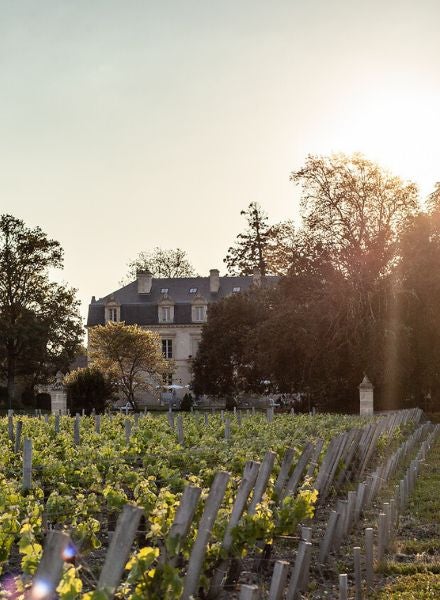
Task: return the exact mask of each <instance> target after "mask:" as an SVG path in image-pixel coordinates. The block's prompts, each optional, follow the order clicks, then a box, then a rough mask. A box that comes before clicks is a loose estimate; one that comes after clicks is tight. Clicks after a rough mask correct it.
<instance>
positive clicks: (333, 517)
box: [318, 510, 340, 565]
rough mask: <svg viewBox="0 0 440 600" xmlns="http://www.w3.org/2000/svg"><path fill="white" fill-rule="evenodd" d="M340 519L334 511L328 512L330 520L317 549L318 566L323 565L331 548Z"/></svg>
mask: <svg viewBox="0 0 440 600" xmlns="http://www.w3.org/2000/svg"><path fill="white" fill-rule="evenodd" d="M339 518H340V516H339V513H337V512H336V511H335V510H332V511H331V512H330V518H329V520H328V523H327V528H326V530H325V534H324V537H323V539H322V540H321V544H320V549H319V558H318V560H319V562H320V564H322V565H323V564H325V562H326V559H327V555H328V553H329V550H330V548H331V547H332V546H333V537H334V534H335V531H336V528H337V523H338V519H339Z"/></svg>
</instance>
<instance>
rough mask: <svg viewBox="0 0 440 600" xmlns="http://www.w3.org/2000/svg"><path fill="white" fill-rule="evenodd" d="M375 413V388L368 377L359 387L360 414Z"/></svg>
mask: <svg viewBox="0 0 440 600" xmlns="http://www.w3.org/2000/svg"><path fill="white" fill-rule="evenodd" d="M373 413H374V386H373V384H372V383H371V381H370V380H369V379H368V377H367V376H366V375H364V378H363V380H362V383H361V384H360V385H359V414H361V415H372V414H373Z"/></svg>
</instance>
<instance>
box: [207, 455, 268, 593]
mask: <svg viewBox="0 0 440 600" xmlns="http://www.w3.org/2000/svg"><path fill="white" fill-rule="evenodd" d="M259 468H260V463H257V462H254V461H248V462H247V463H246V465H245V468H244V473H243V478H242V480H241V483H240V486H239V488H238V491H237V495H236V497H235V502H234V506H233V508H232V512H231V516H230V519H229V522H228V524H227V526H226V531H225V535H224V537H223V542H222V548H223V550H225V551H226V553H228V552H229V550H230V549H231V546H232V530H233V529H234V527H236V526H237V525H238V522H239V520H240V518H241V515H242V514H243V511H244V509H245V507H246V503H247V501H248V498H249V495H250V493H251V491H252V488H253V487H254V484H255V481H256V479H257V476H258V471H259ZM228 566H229V563H228V561H227V560H222V561H220V563H219V564H218V565H217V566H216V568H215V570H214V575H213V577H212V578H211V584H210V586H209V593H208V599H209V600H215V599H216V598H218V596H219V595H220V591H221V586H222V582H223V579H224V577H225V575H226V573H227V570H228Z"/></svg>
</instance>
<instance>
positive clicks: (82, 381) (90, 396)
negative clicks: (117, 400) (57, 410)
mask: <svg viewBox="0 0 440 600" xmlns="http://www.w3.org/2000/svg"><path fill="white" fill-rule="evenodd" d="M64 383H65V386H66V389H67V399H68V401H69V406H70V409H71V411H72V412H77V411H79V409H83V408H84V409H86V410H92V409H95V410H96V411H97V412H103V411H104V409H105V408H106V406H107V403H108V402H109V400H110V398H111V396H112V393H113V389H112V386H111V384H110V382H109V381H108V380H107V379H106V378H105V376H104V375H103V373H101V371H99V369H97V368H93V367H87V368H85V369H75V370H74V371H72V372H71V373H69V374H68V375H67V376H66V377H65V378H64Z"/></svg>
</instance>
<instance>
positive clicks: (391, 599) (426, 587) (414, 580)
mask: <svg viewBox="0 0 440 600" xmlns="http://www.w3.org/2000/svg"><path fill="white" fill-rule="evenodd" d="M374 598H375V599H376V600H395V599H400V600H415V599H417V600H438V598H440V576H439V575H436V574H433V573H423V574H422V573H417V574H416V575H407V576H402V577H399V578H398V579H397V580H396V581H394V582H393V583H391V584H389V585H387V586H385V587H384V588H383V589H382V590H381V591H380V592H378V593H377V594H376V595H375V596H374Z"/></svg>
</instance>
